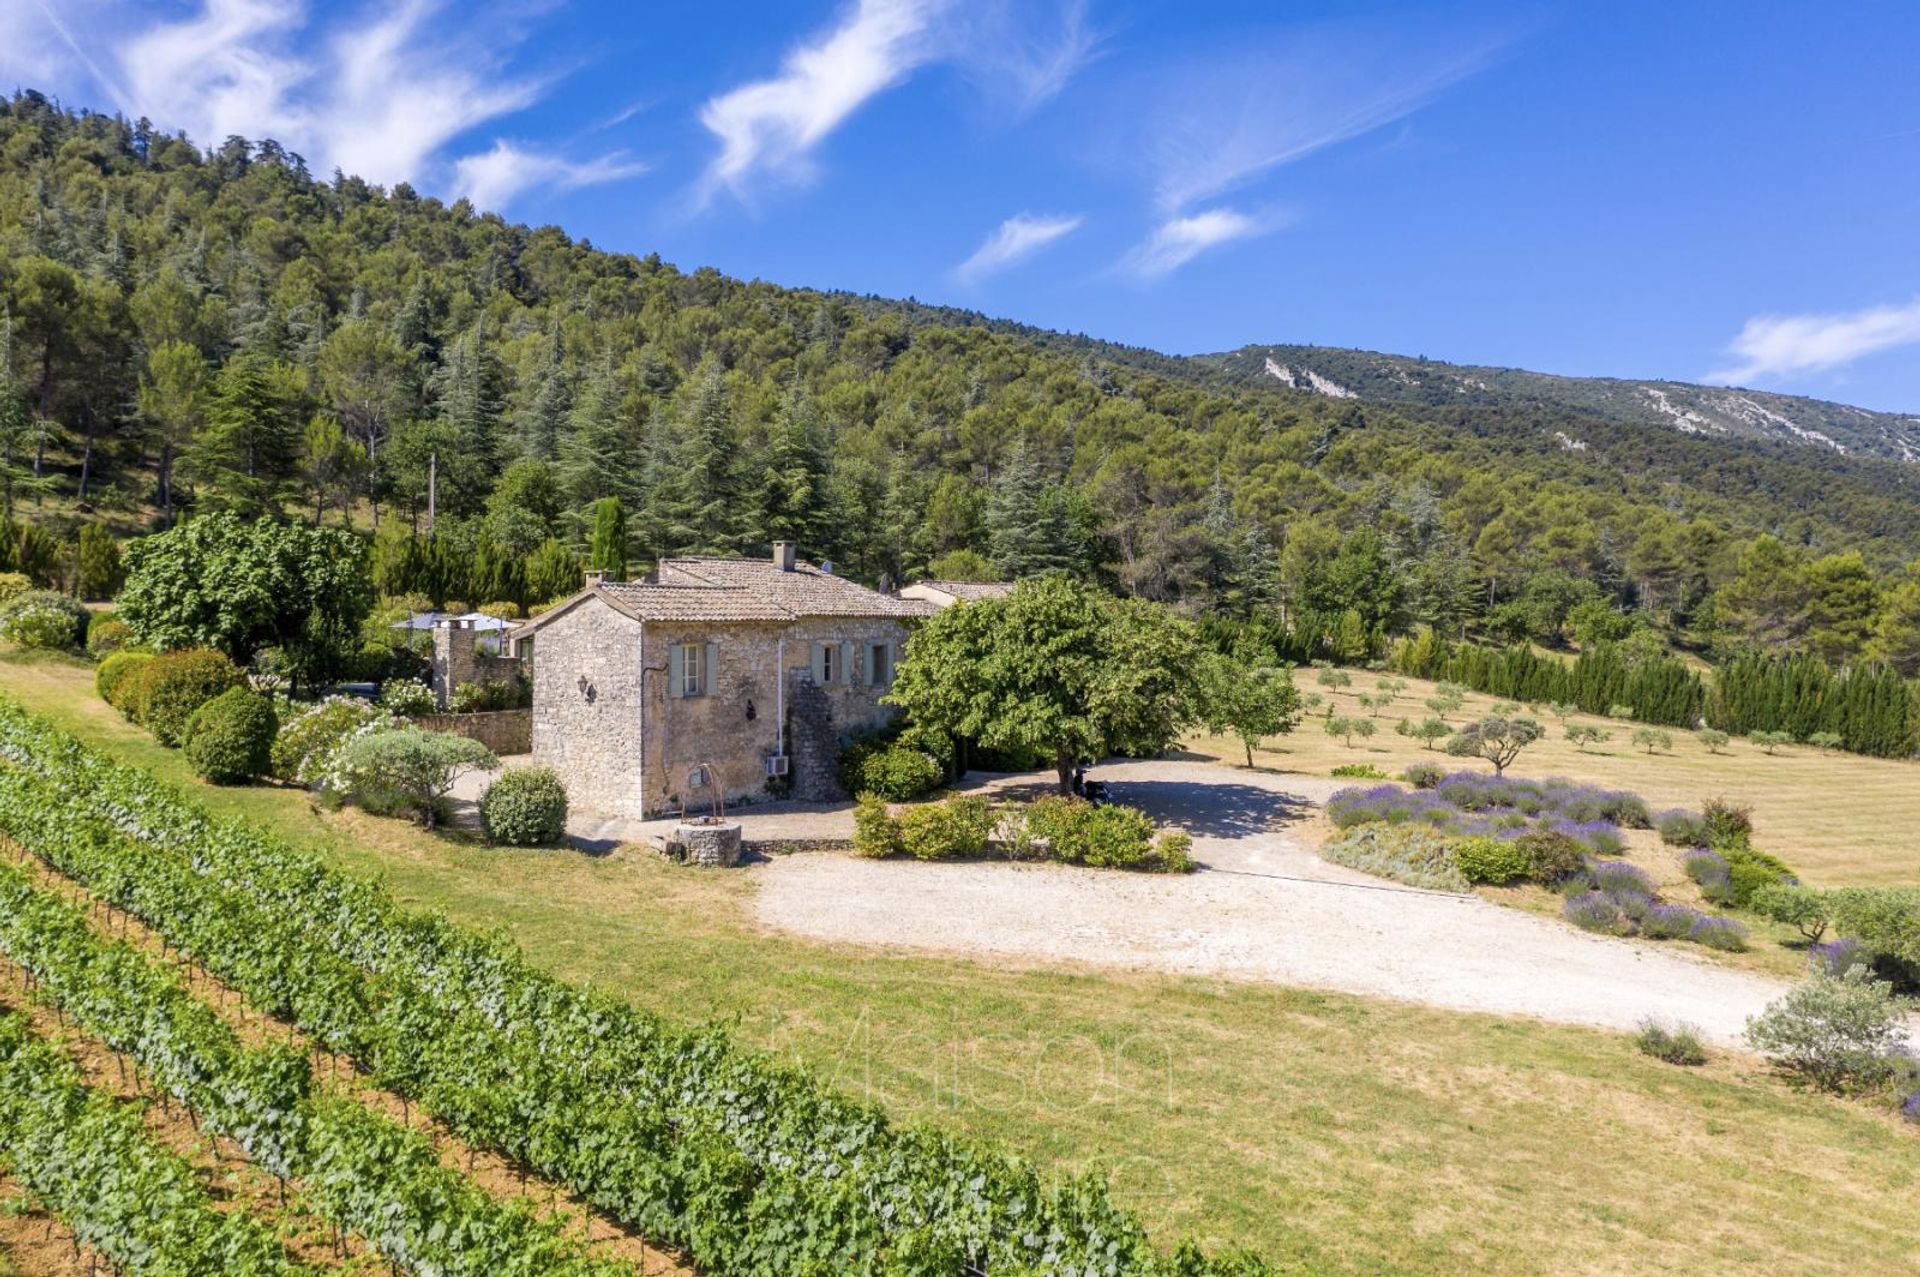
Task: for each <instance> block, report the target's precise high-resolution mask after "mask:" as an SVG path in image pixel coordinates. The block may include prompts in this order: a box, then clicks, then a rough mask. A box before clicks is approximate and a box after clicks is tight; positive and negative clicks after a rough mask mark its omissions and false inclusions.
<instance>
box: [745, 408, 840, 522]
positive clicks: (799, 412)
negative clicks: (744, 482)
mask: <svg viewBox="0 0 1920 1277" xmlns="http://www.w3.org/2000/svg"><path fill="white" fill-rule="evenodd" d="M826 486H827V463H826V456H825V451H824V449H823V447H822V445H821V440H820V422H819V414H818V413H816V412H815V411H814V407H813V400H812V398H811V397H810V396H809V395H808V394H807V392H806V390H805V388H804V387H802V386H800V385H798V384H796V385H794V387H793V388H792V389H790V390H789V391H788V392H787V397H786V400H785V401H784V402H783V403H782V404H781V408H780V412H779V415H778V416H776V417H775V419H774V422H773V426H772V428H771V429H770V430H769V431H768V437H767V448H766V452H765V454H764V458H763V460H762V462H761V465H760V482H759V485H758V489H759V491H758V497H759V505H760V518H759V534H758V536H757V538H756V539H757V540H761V541H768V542H772V541H793V542H795V543H797V544H799V545H801V546H805V547H808V548H809V549H812V550H815V551H817V550H818V549H819V548H820V544H821V537H820V523H821V516H822V515H823V514H824V513H825V508H826Z"/></svg>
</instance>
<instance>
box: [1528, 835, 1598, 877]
mask: <svg viewBox="0 0 1920 1277" xmlns="http://www.w3.org/2000/svg"><path fill="white" fill-rule="evenodd" d="M1513 845H1514V846H1515V847H1518V848H1519V849H1520V850H1521V851H1523V852H1525V853H1526V857H1527V877H1529V878H1531V879H1533V880H1534V881H1535V882H1539V883H1545V884H1546V885H1547V886H1550V887H1551V886H1554V885H1556V884H1558V883H1562V882H1565V881H1566V880H1567V879H1569V878H1571V877H1573V876H1574V875H1575V874H1577V873H1579V872H1580V870H1581V869H1582V868H1583V867H1584V866H1585V864H1586V851H1585V848H1583V847H1582V846H1581V845H1580V843H1579V842H1578V841H1577V840H1576V839H1574V838H1572V837H1570V836H1568V835H1566V834H1563V833H1561V832H1559V831H1558V830H1555V829H1536V830H1534V831H1533V832H1532V833H1527V834H1521V835H1520V836H1519V837H1518V838H1516V839H1514V840H1513Z"/></svg>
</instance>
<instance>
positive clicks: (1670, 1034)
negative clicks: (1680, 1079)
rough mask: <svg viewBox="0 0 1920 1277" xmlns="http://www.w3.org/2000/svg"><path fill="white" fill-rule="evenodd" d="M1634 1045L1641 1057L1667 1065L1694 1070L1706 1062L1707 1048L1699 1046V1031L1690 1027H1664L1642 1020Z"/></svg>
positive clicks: (1657, 1022) (1677, 1025)
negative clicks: (1638, 1049)
mask: <svg viewBox="0 0 1920 1277" xmlns="http://www.w3.org/2000/svg"><path fill="white" fill-rule="evenodd" d="M1634 1043H1635V1045H1637V1046H1638V1047H1639V1048H1640V1052H1641V1054H1643V1055H1651V1056H1652V1057H1653V1058H1654V1059H1656V1060H1665V1061H1666V1062H1667V1063H1668V1064H1679V1065H1684V1066H1686V1067H1689V1068H1695V1067H1698V1066H1699V1065H1702V1064H1705V1063H1706V1062H1707V1048H1706V1047H1704V1046H1702V1045H1701V1044H1700V1031H1699V1030H1698V1029H1695V1028H1694V1027H1693V1026H1691V1025H1687V1024H1675V1025H1671V1026H1668V1025H1665V1024H1661V1023H1660V1022H1659V1021H1657V1020H1642V1021H1641V1022H1640V1033H1639V1036H1638V1037H1636V1038H1635V1039H1634Z"/></svg>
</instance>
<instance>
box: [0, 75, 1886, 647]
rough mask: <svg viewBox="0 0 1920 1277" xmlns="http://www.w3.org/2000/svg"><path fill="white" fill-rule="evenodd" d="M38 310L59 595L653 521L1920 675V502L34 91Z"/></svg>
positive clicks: (22, 130)
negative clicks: (289, 525) (1253, 360)
mask: <svg viewBox="0 0 1920 1277" xmlns="http://www.w3.org/2000/svg"><path fill="white" fill-rule="evenodd" d="M0 301H3V303H4V306H5V319H4V320H3V321H0V337H3V338H4V347H5V349H4V377H5V384H4V386H0V503H4V505H5V508H6V511H7V512H8V514H9V515H10V516H11V517H12V518H13V519H15V520H19V521H23V522H25V523H28V524H31V525H33V526H35V527H37V528H39V529H41V532H39V533H34V534H27V535H25V536H23V535H22V534H20V533H18V532H17V531H16V532H15V533H14V534H13V536H12V537H11V543H12V547H13V548H11V549H9V550H8V551H7V553H8V554H9V555H11V556H12V559H13V562H12V563H0V570H5V569H6V568H8V567H10V566H14V567H23V568H27V569H29V570H30V571H32V572H33V573H34V574H37V575H41V576H43V577H44V576H57V575H58V573H59V572H60V571H61V568H60V563H61V562H62V557H61V556H62V554H64V553H65V551H63V550H61V549H60V547H65V546H70V545H72V544H73V543H74V540H75V537H76V534H77V531H78V527H79V526H80V525H81V524H84V523H95V524H100V523H104V524H106V525H107V526H110V527H111V528H112V529H113V530H114V531H116V532H117V533H120V534H123V535H130V534H134V533H138V532H141V531H146V530H151V529H153V528H156V527H160V526H164V525H166V524H168V523H169V522H172V521H177V520H178V519H180V518H182V517H184V516H187V515H190V514H192V513H195V512H200V511H210V510H232V511H236V512H240V513H243V514H254V513H263V512H264V513H277V514H281V515H284V516H286V517H290V518H296V517H297V518H304V519H308V520H319V521H324V522H327V523H329V524H351V525H352V526H355V527H357V528H360V529H362V530H363V531H368V532H372V533H374V534H375V535H376V538H377V553H376V565H377V570H378V571H380V572H381V573H382V574H383V575H382V584H383V585H384V586H387V587H389V588H391V589H393V591H394V592H399V591H400V589H403V588H420V587H421V586H422V582H423V580H426V578H427V577H431V578H432V579H431V580H430V581H427V584H429V585H431V587H432V589H431V592H433V593H435V594H437V595H441V596H447V597H455V598H462V599H465V600H466V601H468V602H474V603H478V602H482V601H488V600H498V599H505V600H509V601H514V602H521V603H529V604H530V603H537V602H539V601H540V600H541V598H543V597H545V596H546V595H548V594H549V593H550V592H551V591H552V590H553V589H555V588H557V586H558V583H559V582H561V581H565V580H568V579H577V577H572V576H571V574H572V573H573V571H574V568H573V560H572V554H573V553H575V552H577V551H579V550H580V549H582V548H584V547H585V545H586V544H587V539H588V536H589V532H590V527H589V523H590V520H589V519H588V517H587V511H588V510H589V508H590V507H592V506H593V504H594V503H596V502H597V501H600V500H601V499H603V498H607V497H617V498H619V499H620V501H621V503H622V505H623V507H624V510H625V512H626V516H627V517H626V529H627V537H628V541H629V544H628V546H627V547H626V549H627V552H628V559H629V562H630V563H633V564H635V565H640V564H643V563H644V561H645V560H646V559H648V558H649V557H651V556H653V555H655V554H658V553H665V552H681V551H690V550H698V551H726V550H743V551H750V550H755V549H756V548H759V547H764V546H765V544H766V543H767V542H769V541H771V540H773V539H776V538H790V539H794V540H797V541H799V542H800V544H801V545H802V546H803V547H805V552H806V553H807V554H808V555H809V556H810V557H814V558H818V559H830V560H832V561H833V562H834V563H835V564H836V565H837V566H838V567H839V569H840V570H842V571H846V572H850V573H852V574H855V575H857V576H860V577H862V578H865V579H868V580H880V579H883V578H884V579H890V580H893V581H900V580H904V579H907V578H910V577H915V576H921V575H926V574H935V575H974V576H979V575H988V574H993V575H1003V574H1004V575H1017V574H1023V573H1030V572H1033V571H1037V570H1041V569H1045V568H1049V567H1055V566H1063V567H1070V568H1073V569H1075V570H1078V571H1081V572H1084V573H1088V574H1092V575H1095V576H1097V577H1099V578H1101V579H1103V580H1105V581H1107V582H1108V583H1110V584H1112V585H1113V586H1115V587H1116V588H1118V589H1121V590H1124V591H1129V592H1133V593H1136V594H1139V595H1143V596H1146V597H1149V598H1154V599H1161V600H1167V601H1170V602H1174V603H1179V604H1184V605H1189V606H1192V607H1196V608H1205V609H1208V610H1209V611H1212V612H1215V613H1221V614H1227V615H1242V616H1244V615H1249V614H1252V613H1255V612H1261V613H1264V614H1266V615H1268V616H1270V617H1273V618H1277V619H1280V620H1283V621H1286V622H1290V623H1296V622H1299V621H1301V620H1303V619H1305V620H1310V621H1312V622H1314V623H1315V624H1318V625H1323V626H1324V627H1325V629H1326V630H1327V632H1328V633H1329V634H1333V635H1336V636H1342V637H1340V639H1339V642H1340V644H1341V645H1342V646H1343V647H1344V648H1346V649H1351V648H1353V647H1355V646H1356V645H1359V646H1361V647H1366V648H1371V649H1372V650H1373V651H1375V652H1377V651H1379V650H1380V646H1381V641H1382V639H1383V638H1384V636H1385V635H1387V634H1390V633H1393V632H1398V631H1405V630H1409V629H1412V628H1414V627H1417V626H1419V625H1422V624H1430V625H1432V626H1435V627H1437V628H1438V629H1440V630H1442V631H1443V632H1447V633H1461V632H1466V631H1473V632H1477V633H1480V634H1484V635H1486V636H1488V637H1493V638H1498V639H1502V640H1506V639H1518V638H1532V639H1536V640H1541V641H1545V642H1549V643H1554V642H1560V641H1563V640H1565V639H1578V640H1581V641H1585V640H1590V639H1595V638H1615V639H1620V638H1630V637H1632V636H1634V635H1636V634H1638V635H1639V636H1640V637H1639V638H1638V639H1637V640H1636V641H1637V642H1638V643H1640V644H1641V645H1642V646H1643V647H1645V648H1652V647H1657V646H1658V645H1659V644H1661V643H1662V642H1680V643H1688V644H1697V645H1701V646H1703V647H1704V646H1711V647H1713V648H1715V649H1720V650H1733V649H1737V648H1746V647H1759V648H1761V649H1763V650H1771V651H1781V650H1790V649H1796V648H1800V647H1807V648H1810V649H1811V650H1813V651H1816V652H1817V653H1819V654H1820V655H1822V656H1823V657H1826V658H1827V659H1830V660H1834V661H1853V660H1858V659H1860V658H1862V657H1865V656H1880V657H1884V658H1886V659H1888V660H1890V661H1893V662H1894V663H1896V664H1897V665H1898V666H1899V667H1900V668H1901V669H1902V670H1904V671H1906V672H1913V671H1915V670H1916V669H1920V584H1916V583H1915V581H1913V580H1911V579H1909V576H1908V572H1907V569H1906V567H1905V566H1904V565H1906V564H1907V563H1908V562H1909V561H1911V560H1913V559H1914V558H1915V557H1916V556H1920V504H1916V500H1915V498H1916V495H1917V487H1920V478H1917V476H1920V470H1914V469H1912V468H1909V467H1904V466H1899V465H1894V464H1882V463H1874V462H1867V461H1857V460H1852V459H1848V458H1844V457H1840V456H1838V455H1835V454H1833V453H1831V452H1829V451H1826V450H1818V449H1799V448H1789V447H1785V446H1771V445H1764V444H1760V445H1753V444H1734V443H1729V442H1724V441H1720V440H1715V439H1709V438H1700V437H1689V436H1686V435H1682V434H1678V433H1675V432H1672V431H1663V430H1656V429H1650V428H1645V427H1639V426H1633V425H1628V424H1622V423H1620V422H1616V421H1608V420H1605V419H1603V418H1599V417H1595V416H1592V415H1587V414H1582V413H1579V412H1576V411H1574V410H1572V409H1550V408H1547V407H1544V406H1540V405H1528V406H1519V407H1516V406H1513V405H1489V406H1484V407H1475V406H1471V405H1469V406H1460V407H1451V408H1447V409H1444V410H1426V409H1421V408H1416V407H1408V408H1406V409H1400V408H1394V407H1388V406H1381V405H1377V404H1364V405H1361V404H1356V403H1354V402H1351V401H1345V400H1337V399H1333V398H1329V397H1327V396H1325V395H1322V394H1317V393H1311V392H1304V391H1294V390H1287V389H1282V388H1279V387H1278V386H1277V385H1241V384H1236V383H1234V382H1233V381H1232V379H1230V378H1228V377H1226V376H1224V375H1222V373H1221V372H1220V370H1219V369H1218V368H1215V367H1211V366H1208V365H1205V364H1200V363H1195V362H1192V361H1184V360H1177V359H1172V358H1169V357H1165V356H1160V355H1155V354H1153V353H1151V352H1144V351H1137V350H1128V349H1125V348H1121V347H1116V346H1109V345H1106V344H1103V343H1100V342H1096V341H1091V340H1088V339H1085V338H1081V337H1074V336H1067V335H1060V334H1047V333H1040V332H1037V331H1035V330H1032V329H1028V328H1025V327H1022V326H1020V325H1015V324H1008V323H998V322H990V321H987V320H985V319H984V318H982V317H980V316H976V315H971V314H968V313H964V312H958V311H949V310H940V309H937V308H930V307H924V306H919V305H915V304H912V303H902V302H890V301H883V300H878V299H871V298H860V297H853V296H847V295H838V294H824V293H818V292H809V291H805V290H796V289H787V288H780V287H776V286H774V285H771V284H767V283H760V282H743V281H739V280H734V279H729V278H727V277H725V276H723V275H720V274H718V273H717V272H714V271H712V270H706V269H701V270H696V271H693V272H692V273H685V272H683V271H681V270H679V269H677V268H675V267H674V266H671V265H668V264H666V263H663V262H661V261H660V260H658V259H657V258H654V257H645V258H639V257H633V256H627V255H620V254H612V253H606V252H602V251H599V250H597V249H595V248H593V247H592V246H591V245H590V244H587V243H585V242H581V241H576V240H573V239H570V238H569V237H568V236H567V235H565V234H564V233H563V232H561V231H560V230H558V229H555V228H551V227H546V228H529V227H525V226H518V225H512V224H509V223H507V222H505V221H502V220H501V219H500V218H498V217H495V216H491V215H487V216H482V215H479V214H476V213H475V212H474V210H473V209H472V208H471V207H469V206H468V205H467V204H466V203H465V202H457V203H455V204H452V205H450V206H449V205H445V204H442V203H440V202H438V201H435V200H431V199H426V198H422V197H421V196H419V195H418V194H416V193H415V192H414V191H412V190H411V189H409V188H408V187H406V186H404V185H402V186H400V187H397V188H395V189H394V190H392V191H390V192H382V191H381V190H379V189H376V188H373V187H371V186H369V185H367V184H366V183H364V182H361V181H359V180H357V179H355V178H353V177H351V176H345V177H343V176H340V175H337V174H336V175H333V176H331V177H318V176H315V175H312V174H310V173H308V172H307V171H306V169H305V166H304V164H303V163H302V162H301V161H300V159H299V157H297V156H294V155H290V154H288V153H286V152H285V151H283V150H282V149H281V148H280V147H279V146H277V145H275V144H274V143H272V142H260V143H257V144H249V143H248V142H246V141H243V140H241V139H238V138H235V139H229V140H228V141H227V142H226V143H224V144H223V145H221V146H219V147H218V148H217V149H215V150H212V151H210V152H206V153H202V152H201V151H199V150H197V149H195V148H194V147H193V146H192V145H190V144H188V143H187V142H186V141H185V140H184V139H182V138H179V137H174V136H168V135H166V134H165V133H163V132H161V131H159V130H158V129H157V128H155V127H152V126H149V125H147V124H146V123H144V122H142V123H140V124H129V123H127V122H125V121H122V120H118V119H115V118H112V117H106V116H98V115H87V114H75V113H70V112H67V111H63V110H61V109H58V108H55V107H53V106H51V105H50V104H49V103H48V102H47V101H46V100H45V99H43V98H41V97H39V96H38V95H36V94H32V93H27V94H23V95H20V96H18V97H16V98H14V99H13V100H12V101H11V102H0ZM1271 380H1272V379H1269V381H1271ZM430 490H431V492H432V500H433V503H434V506H435V511H434V512H435V514H436V515H437V518H436V520H435V522H434V524H433V530H434V536H433V538H432V540H431V542H429V541H427V540H426V539H425V538H424V534H425V532H426V530H427V526H428V512H429V511H428V507H429V499H430V498H429V493H430ZM36 538H37V539H36ZM36 547H37V548H36ZM422 564H428V565H431V564H439V565H441V566H440V568H439V569H435V571H437V572H438V575H437V576H436V575H434V574H433V572H428V571H427V570H426V569H425V568H422V567H421V565H422ZM534 564H540V565H544V566H543V567H542V569H541V571H539V572H531V565H534ZM530 572H531V575H530ZM423 573H425V576H423ZM1331 654H1333V655H1341V656H1354V655H1360V654H1362V653H1361V652H1358V651H1352V650H1342V651H1335V652H1332V653H1331Z"/></svg>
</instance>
